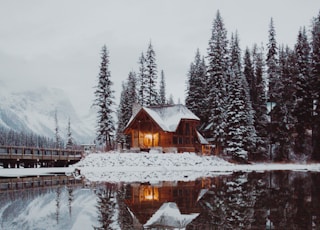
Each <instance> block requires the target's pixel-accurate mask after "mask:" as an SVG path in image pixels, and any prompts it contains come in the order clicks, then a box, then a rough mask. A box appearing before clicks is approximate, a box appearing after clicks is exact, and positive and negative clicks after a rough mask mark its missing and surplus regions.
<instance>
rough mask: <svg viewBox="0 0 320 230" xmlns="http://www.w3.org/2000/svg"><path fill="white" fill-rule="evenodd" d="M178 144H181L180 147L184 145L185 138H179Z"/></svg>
mask: <svg viewBox="0 0 320 230" xmlns="http://www.w3.org/2000/svg"><path fill="white" fill-rule="evenodd" d="M178 144H179V145H181V144H183V138H182V137H179V138H178Z"/></svg>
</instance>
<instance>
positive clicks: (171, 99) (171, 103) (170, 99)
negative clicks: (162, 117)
mask: <svg viewBox="0 0 320 230" xmlns="http://www.w3.org/2000/svg"><path fill="white" fill-rule="evenodd" d="M168 105H174V100H173V96H172V94H170V96H169V99H168Z"/></svg>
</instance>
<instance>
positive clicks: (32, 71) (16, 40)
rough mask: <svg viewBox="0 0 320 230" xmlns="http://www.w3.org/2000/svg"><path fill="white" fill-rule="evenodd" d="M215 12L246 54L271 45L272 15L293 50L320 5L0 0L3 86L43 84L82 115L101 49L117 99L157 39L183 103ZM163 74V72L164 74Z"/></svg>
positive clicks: (171, 87)
mask: <svg viewBox="0 0 320 230" xmlns="http://www.w3.org/2000/svg"><path fill="white" fill-rule="evenodd" d="M217 10H220V13H221V16H222V18H223V19H224V23H225V26H226V29H227V31H228V36H229V38H230V35H231V32H235V31H236V30H238V33H239V37H240V45H241V47H242V50H244V48H245V47H246V46H249V47H252V45H253V44H254V43H257V44H261V43H263V44H266V43H267V41H268V29H269V22H270V18H271V17H273V19H274V24H275V29H276V33H277V35H276V39H277V42H278V44H282V43H284V44H288V45H289V46H291V47H293V45H294V43H295V41H296V37H297V33H298V30H299V28H300V27H301V26H306V27H307V29H308V30H310V25H311V19H312V18H313V17H315V16H317V15H318V13H319V10H320V1H319V0H265V1H260V0H157V1H156V0H114V1H111V0H92V1H88V0H68V1H66V0H54V1H49V0H30V1H23V0H21V1H18V0H17V1H10V0H7V1H6V0H0V81H1V82H2V84H6V86H7V87H8V88H10V89H11V90H13V91H15V90H20V89H29V88H33V87H37V86H48V87H56V88H61V89H64V90H66V91H67V93H68V95H69V96H70V98H71V100H72V102H73V103H74V104H75V106H76V108H78V109H79V112H81V113H84V112H86V111H87V109H88V108H89V107H90V105H91V104H92V100H93V91H94V89H93V87H94V86H95V85H96V84H97V76H98V73H99V65H100V51H101V48H102V46H103V45H104V44H106V46H107V47H108V49H109V54H110V70H111V76H112V81H113V82H114V90H115V91H116V97H117V100H116V102H117V103H118V96H119V94H120V91H121V82H122V81H124V80H125V79H127V76H128V73H129V72H130V71H132V70H133V71H137V70H138V65H137V61H138V58H139V56H140V54H141V52H145V51H146V50H147V47H148V44H149V42H150V41H151V42H152V44H153V48H154V50H155V52H156V59H157V65H158V72H159V73H160V71H161V70H164V73H165V77H166V83H167V95H168V96H169V95H170V94H172V95H173V97H174V99H175V101H176V102H177V100H178V98H180V100H181V102H184V96H185V88H186V79H187V77H186V75H187V72H188V70H189V66H190V63H191V62H192V61H193V59H194V55H195V52H196V49H197V48H199V49H200V52H201V54H202V55H206V53H207V47H208V40H209V38H210V36H211V27H212V23H213V20H214V18H215V15H216V12H217ZM159 75H160V74H159Z"/></svg>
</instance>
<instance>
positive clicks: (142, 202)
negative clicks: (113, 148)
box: [0, 171, 320, 230]
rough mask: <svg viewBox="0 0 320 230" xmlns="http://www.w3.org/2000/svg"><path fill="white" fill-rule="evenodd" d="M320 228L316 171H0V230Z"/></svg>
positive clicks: (318, 175) (319, 177)
mask: <svg viewBox="0 0 320 230" xmlns="http://www.w3.org/2000/svg"><path fill="white" fill-rule="evenodd" d="M173 228H177V229H201V230H202V229H320V173H319V172H305V171H303V172H302V171H268V172H236V173H230V174H226V175H216V176H214V177H210V178H199V179H197V180H195V181H170V180H169V179H168V181H153V182H149V183H146V182H144V183H141V182H138V181H137V182H135V183H112V182H107V181H105V182H90V181H87V180H86V179H85V178H82V179H75V178H74V177H72V176H66V175H63V174H52V175H46V176H37V177H19V178H8V177H0V229H173Z"/></svg>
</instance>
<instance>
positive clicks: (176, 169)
mask: <svg viewBox="0 0 320 230" xmlns="http://www.w3.org/2000/svg"><path fill="white" fill-rule="evenodd" d="M231 165H233V164H231V163H229V162H227V161H224V160H222V159H220V158H218V157H215V156H198V155H196V154H195V153H182V154H176V153H166V154H157V153H152V154H151V153H117V152H113V153H97V154H90V155H88V156H87V157H86V158H85V159H83V160H81V161H80V162H78V163H77V164H75V165H73V167H76V168H79V169H80V170H81V174H82V175H84V176H85V177H86V179H88V180H90V181H111V182H120V181H121V182H135V181H139V182H147V181H169V180H170V181H174V180H184V181H190V180H195V179H197V178H199V177H202V176H212V173H211V172H212V171H215V169H218V168H219V167H221V166H231Z"/></svg>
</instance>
